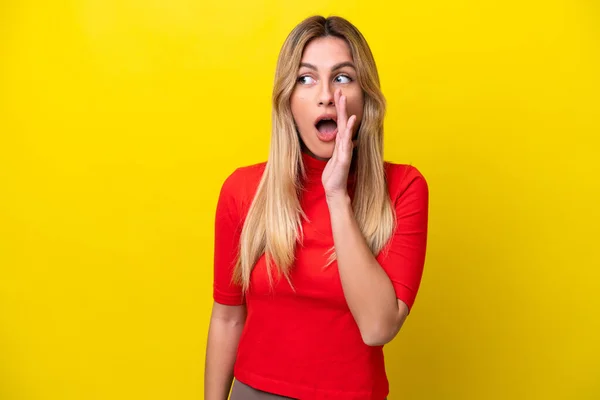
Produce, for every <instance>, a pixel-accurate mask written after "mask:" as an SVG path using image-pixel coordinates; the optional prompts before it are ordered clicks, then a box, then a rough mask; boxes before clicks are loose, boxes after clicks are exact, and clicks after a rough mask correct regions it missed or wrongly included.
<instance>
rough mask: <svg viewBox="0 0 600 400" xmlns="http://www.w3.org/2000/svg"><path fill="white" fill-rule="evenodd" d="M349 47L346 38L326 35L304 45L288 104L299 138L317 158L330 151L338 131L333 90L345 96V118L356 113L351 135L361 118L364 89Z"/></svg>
mask: <svg viewBox="0 0 600 400" xmlns="http://www.w3.org/2000/svg"><path fill="white" fill-rule="evenodd" d="M355 68H356V67H355V66H354V63H353V60H352V55H351V53H350V48H349V47H348V44H347V43H346V41H345V40H343V39H340V38H338V37H333V36H326V37H321V38H317V39H314V40H312V41H311V42H309V44H308V45H306V47H305V48H304V53H303V54H302V60H301V63H300V69H299V70H298V78H297V81H296V87H295V88H294V91H293V92H292V96H291V98H290V104H291V108H292V114H293V116H294V121H295V122H296V126H297V127H298V130H299V132H300V137H301V139H302V141H303V142H304V144H305V146H306V147H307V148H308V150H309V151H310V152H311V153H312V154H313V155H315V156H316V157H318V158H323V159H327V158H330V157H331V156H332V154H333V148H334V146H335V137H336V134H337V110H336V107H335V104H334V92H335V91H336V90H337V89H341V91H342V94H343V95H344V96H346V105H347V106H346V113H347V115H348V118H350V117H351V116H352V115H356V121H355V123H354V132H353V137H354V135H355V133H356V130H357V129H358V126H360V122H361V121H362V117H363V104H364V99H363V91H362V88H361V87H360V84H359V83H358V81H357V76H356V69H355Z"/></svg>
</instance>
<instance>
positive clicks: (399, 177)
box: [384, 161, 429, 201]
mask: <svg viewBox="0 0 600 400" xmlns="http://www.w3.org/2000/svg"><path fill="white" fill-rule="evenodd" d="M384 165H385V175H386V181H387V185H388V191H389V194H390V197H391V198H392V200H395V201H398V199H399V198H401V197H403V196H405V195H408V194H413V195H417V196H419V197H424V198H428V197H429V186H428V183H427V179H426V178H425V176H424V175H423V173H421V171H420V170H419V169H418V168H417V167H415V166H413V165H411V164H398V163H393V162H389V161H386V162H385V163H384Z"/></svg>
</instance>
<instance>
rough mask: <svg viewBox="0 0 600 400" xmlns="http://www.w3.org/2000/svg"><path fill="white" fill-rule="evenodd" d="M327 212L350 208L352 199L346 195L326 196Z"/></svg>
mask: <svg viewBox="0 0 600 400" xmlns="http://www.w3.org/2000/svg"><path fill="white" fill-rule="evenodd" d="M326 199H327V205H328V206H329V210H330V211H331V210H338V209H343V208H348V207H351V206H352V199H350V196H349V195H348V194H347V193H344V194H335V195H328V196H327V197H326Z"/></svg>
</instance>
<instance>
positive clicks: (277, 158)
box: [205, 17, 428, 400]
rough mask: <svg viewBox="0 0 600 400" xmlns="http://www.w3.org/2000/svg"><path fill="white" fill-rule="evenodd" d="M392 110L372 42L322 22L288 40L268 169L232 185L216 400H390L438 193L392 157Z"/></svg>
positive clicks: (215, 318)
mask: <svg viewBox="0 0 600 400" xmlns="http://www.w3.org/2000/svg"><path fill="white" fill-rule="evenodd" d="M384 109H385V100H384V97H383V95H382V93H381V90H380V88H379V77H378V74H377V69H376V66H375V61H374V59H373V56H372V54H371V51H370V49H369V46H368V45H367V43H366V41H365V39H364V38H363V36H362V35H361V33H360V32H359V31H358V30H357V29H356V28H355V27H354V26H353V25H352V24H351V23H349V22H348V21H346V20H345V19H342V18H339V17H330V18H327V19H326V18H323V17H311V18H308V19H306V20H304V21H303V22H301V23H300V24H299V25H298V26H297V27H296V28H294V30H293V31H292V32H291V33H290V35H289V36H288V37H287V39H286V41H285V43H284V45H283V48H282V49H281V53H280V55H279V60H278V62H277V71H276V76H275V84H274V91H273V130H272V136H271V148H270V154H269V158H268V161H267V162H266V163H260V164H256V165H250V166H245V167H241V168H238V169H237V170H235V171H234V172H233V173H232V174H231V175H230V176H229V177H228V178H227V179H226V180H225V182H224V184H223V186H222V188H221V193H220V196H219V200H218V205H217V211H216V221H215V225H216V226H215V259H214V262H215V264H214V293H213V297H214V305H213V311H212V316H211V320H210V329H209V334H208V344H207V354H206V374H205V399H206V400H224V399H227V396H228V394H229V390H230V388H231V383H232V381H233V378H234V377H235V382H234V385H233V389H232V391H231V399H232V400H240V399H246V400H248V399H283V398H293V399H302V400H310V399H339V400H342V399H343V400H367V399H373V400H383V399H384V398H386V396H387V395H388V380H387V377H386V373H385V365H384V358H383V349H382V347H383V345H384V344H386V343H388V342H389V341H390V340H392V339H393V338H394V337H395V336H396V334H397V333H398V331H399V330H400V327H401V326H402V324H403V322H404V321H405V319H406V317H407V315H408V313H409V311H410V309H411V307H412V305H413V303H414V301H415V297H416V295H417V291H418V289H419V285H420V281H421V276H422V272H423V265H424V261H425V247H426V241H427V219H428V187H427V183H426V181H425V179H424V178H423V176H422V175H421V174H420V173H419V171H418V170H417V169H416V168H414V167H412V166H409V165H404V164H394V163H389V162H384V160H383V118H384Z"/></svg>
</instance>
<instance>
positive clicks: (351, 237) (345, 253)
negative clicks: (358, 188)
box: [329, 197, 408, 346]
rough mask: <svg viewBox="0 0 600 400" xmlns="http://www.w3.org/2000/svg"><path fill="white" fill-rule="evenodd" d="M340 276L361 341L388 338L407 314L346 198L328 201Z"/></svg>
mask: <svg viewBox="0 0 600 400" xmlns="http://www.w3.org/2000/svg"><path fill="white" fill-rule="evenodd" d="M329 206H330V207H329V209H330V214H331V225H332V230H333V239H334V243H335V250H336V254H337V261H338V269H339V271H340V279H341V281H342V287H343V289H344V295H345V297H346V301H347V302H348V307H349V308H350V311H351V312H352V316H353V317H354V319H355V320H356V323H357V325H358V327H359V329H360V333H361V335H362V338H363V341H364V342H365V343H366V344H367V345H370V346H379V345H383V344H385V343H388V342H389V341H391V340H392V339H393V338H394V337H395V336H396V334H397V333H398V331H399V330H400V328H401V327H402V324H403V323H404V320H405V319H406V316H407V315H408V307H407V306H406V304H404V303H403V302H402V301H401V300H398V299H397V298H396V294H395V291H394V287H393V285H392V282H391V280H390V279H389V278H388V276H387V274H386V273H385V271H384V270H383V268H382V267H381V266H380V265H379V263H378V262H377V260H376V259H375V257H374V256H373V254H372V253H371V250H370V249H369V247H368V246H367V243H366V242H365V240H364V237H363V236H362V233H361V232H360V229H359V227H358V224H357V222H356V219H355V218H354V214H353V212H352V206H351V202H350V198H349V197H339V198H335V199H330V200H329Z"/></svg>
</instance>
